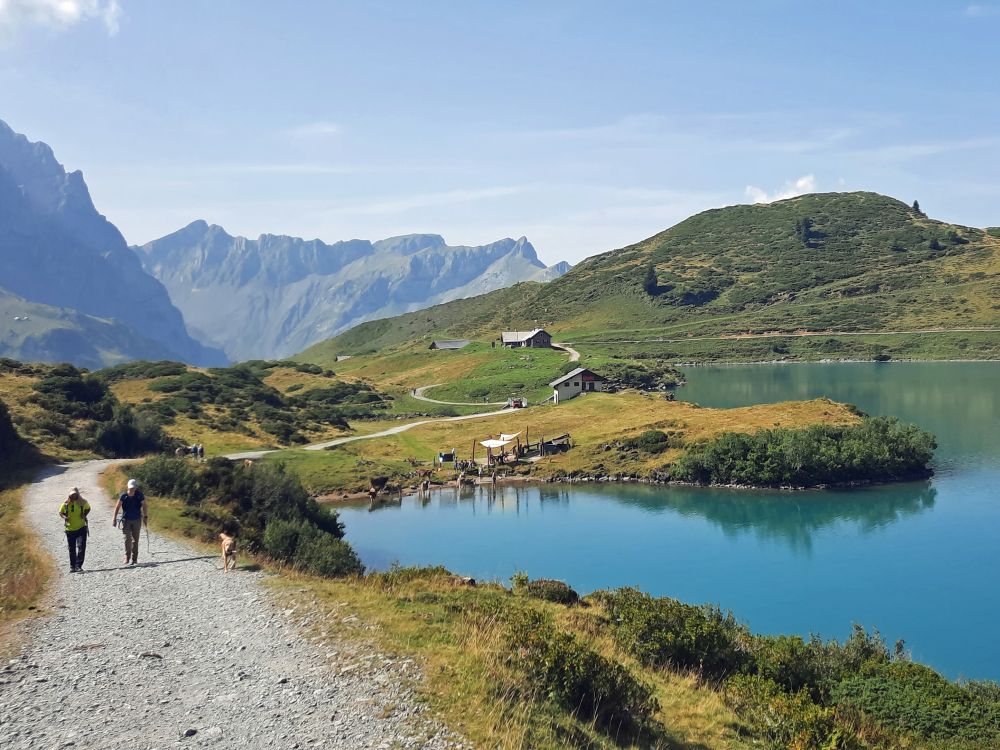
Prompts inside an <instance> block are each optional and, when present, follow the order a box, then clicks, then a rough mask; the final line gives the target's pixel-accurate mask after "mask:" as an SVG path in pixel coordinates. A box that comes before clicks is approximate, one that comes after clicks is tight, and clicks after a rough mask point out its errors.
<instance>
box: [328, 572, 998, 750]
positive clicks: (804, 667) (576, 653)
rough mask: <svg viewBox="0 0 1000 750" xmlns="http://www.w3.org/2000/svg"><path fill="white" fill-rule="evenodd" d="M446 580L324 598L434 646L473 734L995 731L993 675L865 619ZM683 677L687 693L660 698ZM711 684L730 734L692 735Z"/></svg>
mask: <svg viewBox="0 0 1000 750" xmlns="http://www.w3.org/2000/svg"><path fill="white" fill-rule="evenodd" d="M455 581H456V579H455V576H453V575H451V574H450V573H449V572H448V571H447V570H444V569H443V568H440V567H438V568H396V569H393V570H390V571H388V572H386V573H373V574H370V575H369V576H367V577H365V578H364V579H362V580H360V581H358V582H357V583H356V584H352V585H350V586H347V585H339V586H338V587H337V588H336V589H335V590H333V589H331V590H330V591H329V598H330V601H331V602H335V603H336V606H337V607H338V611H341V610H340V609H339V608H340V607H342V606H344V603H345V602H352V603H353V604H355V605H356V606H358V607H359V608H360V609H361V610H362V611H363V612H364V613H365V617H366V619H368V620H369V621H373V622H375V623H377V624H378V625H379V631H380V632H381V633H383V634H385V635H387V636H388V637H389V639H390V642H391V643H393V644H394V645H396V647H399V648H402V649H403V651H404V652H407V653H409V649H410V648H416V649H417V650H418V653H424V654H425V655H428V656H429V658H430V654H433V655H434V657H436V659H435V661H434V662H433V663H434V664H435V667H436V668H435V673H440V674H441V675H442V679H441V680H440V681H437V682H434V680H432V683H433V687H432V689H433V690H435V691H438V692H439V693H440V694H441V699H442V705H443V706H444V710H445V711H446V713H447V711H448V707H449V706H452V705H454V704H455V703H456V700H457V698H458V694H459V693H458V692H456V691H460V692H461V695H462V696H464V697H463V699H462V700H458V701H457V703H458V704H460V705H461V712H462V714H463V715H464V716H469V715H470V714H473V713H476V714H478V713H479V709H480V706H481V703H480V701H482V702H483V703H485V704H487V705H488V706H489V707H490V709H489V712H488V714H487V717H486V718H487V723H485V724H482V723H473V724H471V729H472V730H473V731H472V735H473V738H475V739H484V738H483V737H481V736H479V734H483V733H485V734H486V735H487V736H488V737H489V739H490V740H493V741H496V744H498V745H500V744H501V743H500V742H499V736H508V735H509V734H513V735H514V736H516V737H517V738H518V740H519V741H520V742H522V743H524V745H523V746H528V747H579V748H605V747H614V746H618V747H633V746H638V747H663V748H668V747H685V748H687V747H691V748H694V747H721V746H726V747H741V748H742V747H763V748H768V749H769V750H788V749H789V748H791V749H793V750H816V749H819V748H824V749H831V750H838V749H839V750H896V749H897V748H920V749H922V750H931V749H933V750H952V748H955V749H956V750H972V749H973V748H977V749H978V748H984V749H985V748H992V747H996V746H997V743H998V742H1000V717H998V711H1000V687H998V686H997V685H996V684H995V683H989V682H976V683H955V682H951V681H949V680H947V679H945V678H944V677H942V676H941V675H939V674H937V673H936V672H934V671H933V670H931V669H929V668H928V667H925V666H923V665H919V664H914V663H912V662H911V661H910V660H909V657H908V655H907V652H906V648H905V644H904V643H903V642H902V641H899V642H897V643H896V644H895V646H894V647H892V648H889V647H888V646H887V645H886V644H885V643H884V641H883V640H882V638H881V636H880V635H879V633H878V632H877V631H875V632H872V633H869V632H868V631H866V630H865V629H864V628H861V627H859V626H855V628H854V630H853V633H852V634H851V635H850V637H849V638H847V639H846V640H844V641H837V640H823V639H821V638H819V637H816V636H813V637H810V638H808V639H803V638H800V637H797V636H765V635H759V634H755V633H754V632H753V631H751V630H750V629H749V628H748V627H747V626H746V625H744V624H743V623H740V622H739V621H738V620H737V619H736V618H735V617H734V616H733V615H732V614H731V613H729V612H724V611H722V610H720V609H718V608H717V607H713V606H696V605H690V604H685V603H683V602H679V601H677V600H675V599H670V598H667V597H652V596H649V595H647V594H644V593H642V592H640V591H637V590H635V589H630V588H623V589H617V590H613V591H598V592H596V593H594V594H591V595H590V596H587V597H584V598H583V599H578V598H576V597H575V596H566V589H565V588H562V587H560V586H559V585H558V583H559V582H557V581H530V580H528V579H527V578H526V577H525V576H523V575H518V576H515V577H514V578H513V579H512V583H513V589H512V590H511V591H507V590H504V589H502V588H500V587H499V586H496V585H493V584H488V585H486V586H475V587H472V586H467V585H456V583H455ZM321 590H322V589H321ZM570 591H571V590H570ZM442 654H447V658H446V661H443V662H442V661H441V658H442ZM682 675H688V676H691V675H693V677H694V683H693V684H690V683H688V684H686V683H684V682H682V681H681V680H682V677H681V676H682ZM681 693H686V694H687V695H686V699H685V700H686V701H688V702H684V701H682V702H680V703H674V701H677V700H679V694H681ZM709 696H712V697H717V699H718V700H719V701H720V703H722V704H724V706H725V707H727V709H726V710H728V711H731V712H732V713H731V714H730V715H728V716H726V715H725V714H722V713H721V712H720V711H719V709H712V710H714V711H715V712H716V713H715V714H714V715H713V718H712V719H710V721H713V722H716V723H727V724H728V725H730V727H731V729H732V730H735V731H734V734H735V735H736V736H738V737H739V740H736V739H735V738H733V739H732V740H731V741H729V742H726V741H721V738H717V739H716V740H714V741H711V742H704V741H697V740H693V738H692V737H691V734H693V733H694V731H695V727H692V726H691V723H692V717H693V716H697V715H698V714H699V712H703V713H707V712H708V711H709V710H710V709H709V708H708V706H709V705H710V704H711V700H712V697H709ZM692 701H697V708H693V703H692ZM667 703H670V704H671V705H670V706H669V707H668V706H667V705H666V704H667ZM515 717H516V718H515ZM682 724H685V725H686V726H684V732H679V731H678V730H679V728H680V726H681V725H682ZM467 727H468V725H467ZM702 731H704V729H703V728H702ZM477 732H478V733H479V734H477ZM515 746H516V744H515Z"/></svg>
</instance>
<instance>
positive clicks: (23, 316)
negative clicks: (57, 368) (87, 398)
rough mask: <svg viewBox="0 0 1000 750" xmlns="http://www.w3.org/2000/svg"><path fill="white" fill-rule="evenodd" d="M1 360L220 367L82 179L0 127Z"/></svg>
mask: <svg viewBox="0 0 1000 750" xmlns="http://www.w3.org/2000/svg"><path fill="white" fill-rule="evenodd" d="M0 259H2V265H0V312H2V313H3V315H2V317H0V353H2V354H4V355H6V356H16V357H23V358H29V359H46V360H71V361H73V362H76V363H78V364H81V365H85V366H89V367H94V366H100V365H102V364H107V363H109V362H116V361H123V360H127V359H136V358H162V357H164V356H167V357H170V358H172V359H181V360H184V361H186V362H191V363H195V364H221V363H223V362H225V355H224V354H223V353H222V352H221V351H220V350H213V349H211V348H210V347H205V346H203V345H202V344H200V343H198V342H197V341H195V340H194V339H193V338H192V337H191V336H190V335H189V334H188V332H187V329H186V327H185V325H184V319H183V317H182V316H181V313H180V311H179V310H178V309H177V308H176V307H174V306H173V304H171V302H170V297H169V296H168V294H167V290H166V289H165V288H164V287H163V285H162V284H161V283H160V282H159V281H157V280H156V279H155V278H153V277H152V276H150V275H149V274H148V273H146V272H145V270H143V267H142V264H141V263H140V261H139V258H138V257H137V256H136V255H135V253H134V252H132V251H131V250H130V249H129V248H128V245H127V244H126V242H125V239H124V238H123V237H122V235H121V233H120V232H119V231H118V229H116V228H115V226H114V225H113V224H112V223H111V222H109V221H108V220H107V219H106V218H104V216H102V215H101V214H100V213H98V211H97V209H96V208H95V207H94V204H93V202H92V200H91V198H90V192H89V191H88V190H87V185H86V183H85V182H84V180H83V175H82V174H81V173H80V172H78V171H77V172H69V173H67V172H66V170H65V169H64V168H63V166H62V165H61V164H60V163H59V162H58V161H56V158H55V155H54V154H53V152H52V149H51V148H49V146H47V145H46V144H44V143H40V142H39V143H33V142H31V141H29V140H28V139H27V138H25V137H24V136H23V135H19V134H18V133H15V132H14V131H13V130H11V129H10V127H8V126H7V124H6V123H4V122H3V121H0Z"/></svg>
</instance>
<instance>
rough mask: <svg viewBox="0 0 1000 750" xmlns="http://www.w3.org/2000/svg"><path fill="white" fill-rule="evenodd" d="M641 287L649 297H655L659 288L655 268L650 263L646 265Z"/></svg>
mask: <svg viewBox="0 0 1000 750" xmlns="http://www.w3.org/2000/svg"><path fill="white" fill-rule="evenodd" d="M642 288H643V289H645V290H646V294H648V295H649V296H650V297H655V296H656V293H657V292H658V291H659V289H660V284H659V282H658V281H657V278H656V269H655V268H653V266H652V264H650V265H648V266H646V278H645V279H643V282H642Z"/></svg>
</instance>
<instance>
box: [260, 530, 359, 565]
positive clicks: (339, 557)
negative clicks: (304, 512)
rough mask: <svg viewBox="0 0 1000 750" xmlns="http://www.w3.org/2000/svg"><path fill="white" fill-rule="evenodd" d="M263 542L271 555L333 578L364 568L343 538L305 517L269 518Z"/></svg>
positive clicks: (281, 560) (284, 561)
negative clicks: (299, 518)
mask: <svg viewBox="0 0 1000 750" xmlns="http://www.w3.org/2000/svg"><path fill="white" fill-rule="evenodd" d="M263 543H264V550H265V551H266V552H267V553H268V554H269V555H270V556H271V557H273V558H274V559H276V560H278V561H279V562H283V563H287V564H290V565H292V566H294V567H295V568H296V569H297V570H301V571H302V572H304V573H310V574H312V575H318V576H324V577H327V578H333V577H339V576H345V575H360V574H361V573H363V572H364V566H363V565H362V564H361V561H360V560H359V559H358V556H357V554H355V552H354V550H353V549H352V548H351V546H350V545H349V544H348V543H347V542H345V541H344V540H342V539H339V538H338V537H336V536H334V535H333V534H331V533H330V532H328V531H324V530H323V529H320V528H319V527H318V526H316V525H315V524H314V523H311V522H310V521H307V520H297V521H292V520H282V519H274V520H272V521H269V522H268V524H267V527H266V528H265V529H264V535H263Z"/></svg>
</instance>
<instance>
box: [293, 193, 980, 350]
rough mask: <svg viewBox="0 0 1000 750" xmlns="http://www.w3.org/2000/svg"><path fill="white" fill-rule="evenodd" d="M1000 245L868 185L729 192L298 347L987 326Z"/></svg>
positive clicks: (382, 346)
mask: <svg viewBox="0 0 1000 750" xmlns="http://www.w3.org/2000/svg"><path fill="white" fill-rule="evenodd" d="M998 249H1000V246H998V244H997V243H996V241H995V239H994V238H993V237H992V236H990V235H987V234H986V233H985V232H983V231H982V230H979V229H973V228H969V227H961V226H955V225H951V224H946V223H942V222H937V221H934V220H932V219H929V218H927V217H926V216H925V215H924V214H923V213H922V212H919V211H915V210H914V209H913V208H912V206H909V205H907V204H905V203H903V202H901V201H898V200H895V199H892V198H888V197H886V196H881V195H877V194H875V193H826V194H812V195H804V196H800V197H798V198H793V199H790V200H784V201H778V202H775V203H771V204H767V205H745V206H730V207H727V208H722V209H714V210H711V211H705V212H703V213H700V214H697V215H695V216H692V217H691V218H689V219H686V220H685V221H682V222H681V223H679V224H677V225H676V226H674V227H672V228H670V229H668V230H667V231H665V232H662V233H660V234H658V235H655V236H654V237H651V238H649V239H647V240H644V241H642V242H639V243H637V244H635V245H631V246H629V247H626V248H622V249H620V250H614V251H611V252H608V253H603V254H601V255H597V256H594V257H592V258H589V259H587V260H585V261H583V262H582V263H580V264H579V265H577V266H576V267H575V268H573V270H571V271H570V272H569V273H567V274H566V275H565V276H563V277H561V278H559V279H556V280H554V281H552V282H550V283H548V284H544V285H537V284H520V285H517V286H515V287H511V288H510V289H505V290H501V291H498V292H494V293H492V294H489V295H484V296H482V297H476V298H473V299H470V300H459V301H456V302H450V303H447V304H445V305H439V306H437V307H433V308H429V309H427V310H421V311H419V312H415V313H408V314H406V315H402V316H399V317H397V318H391V319H387V320H381V321H374V322H372V323H366V324H363V325H361V326H358V327H357V328H354V329H352V330H351V331H348V332H346V333H344V334H341V335H340V336H338V337H337V338H335V339H331V340H330V341H328V342H324V343H322V344H318V345H316V346H314V347H312V348H310V349H309V350H307V351H306V352H303V353H302V355H300V358H301V359H303V360H306V361H315V362H320V363H324V362H329V361H332V359H333V357H334V355H336V354H359V353H363V352H372V351H377V350H383V349H386V348H388V347H392V346H397V345H400V344H403V343H405V342H409V341H413V340H429V339H430V338H431V337H432V336H446V335H448V336H463V337H469V336H476V335H487V334H489V335H495V334H496V332H497V331H498V330H500V329H520V328H525V327H531V326H532V325H533V324H534V323H536V322H537V323H538V324H539V325H542V326H545V327H547V328H549V329H551V330H552V332H554V333H555V334H557V335H558V336H560V337H561V338H563V339H564V340H570V341H574V342H576V343H579V344H583V343H585V342H586V341H588V340H589V339H593V340H595V341H607V340H621V339H627V338H630V337H632V336H639V335H644V337H648V336H649V335H650V334H654V333H662V334H673V335H674V336H676V337H682V336H686V335H688V334H692V333H697V334H701V335H704V334H715V333H729V334H732V333H741V332H748V331H752V332H767V331H782V332H793V331H797V330H800V329H808V330H812V331H824V330H831V331H864V330H893V329H896V330H908V329H909V330H915V329H922V328H928V327H936V326H941V327H946V328H962V327H970V326H972V327H976V326H980V327H981V326H995V325H997V324H998V323H1000V315H998V314H997V310H998V308H997V307H996V305H995V303H994V299H995V298H996V297H997V296H998V294H1000V263H998V259H997V251H998ZM651 272H652V273H651ZM654 281H655V284H654ZM832 338H836V337H832ZM972 341H973V343H977V340H976V339H972ZM834 356H837V355H836V354H834ZM965 356H974V355H973V354H972V353H971V352H970V353H966V354H965ZM772 358H773V357H772Z"/></svg>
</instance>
